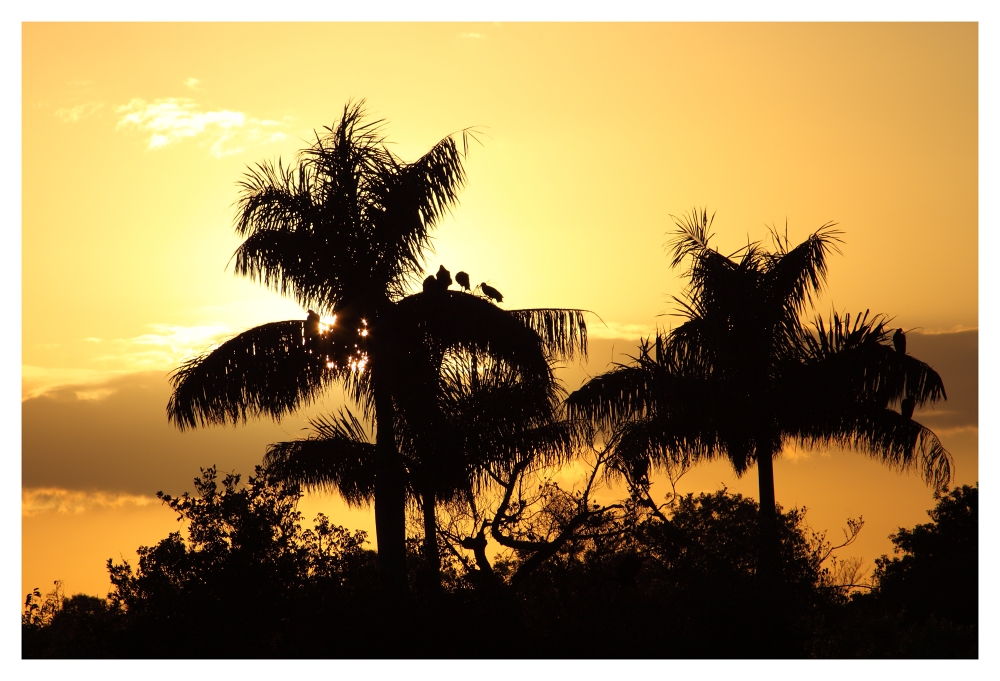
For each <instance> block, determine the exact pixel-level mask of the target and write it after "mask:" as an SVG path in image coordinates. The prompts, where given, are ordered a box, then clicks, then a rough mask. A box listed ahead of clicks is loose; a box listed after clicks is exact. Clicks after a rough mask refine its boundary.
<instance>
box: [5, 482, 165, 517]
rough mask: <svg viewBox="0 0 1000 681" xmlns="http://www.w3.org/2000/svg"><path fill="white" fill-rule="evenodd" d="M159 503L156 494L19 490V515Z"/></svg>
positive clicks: (75, 511) (50, 489)
mask: <svg viewBox="0 0 1000 681" xmlns="http://www.w3.org/2000/svg"><path fill="white" fill-rule="evenodd" d="M155 503H159V499H157V498H156V497H150V496H142V495H137V494H120V493H114V492H101V491H92V492H85V491H79V490H69V489H60V488H57V487H36V488H28V489H24V490H22V491H21V515H22V516H24V517H30V516H34V515H38V514H39V513H61V514H78V513H83V512H85V511H89V510H92V509H98V508H121V507H123V506H148V505H150V504H155Z"/></svg>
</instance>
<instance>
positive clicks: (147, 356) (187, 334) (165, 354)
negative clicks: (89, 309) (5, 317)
mask: <svg viewBox="0 0 1000 681" xmlns="http://www.w3.org/2000/svg"><path fill="white" fill-rule="evenodd" d="M148 328H150V329H151V330H152V331H151V333H144V334H141V335H139V336H133V337H131V338H114V339H102V338H93V337H88V338H81V339H79V340H80V341H81V342H83V343H87V344H89V345H97V346H100V347H101V348H102V349H105V350H106V354H102V355H97V356H95V357H93V358H92V359H93V361H94V362H96V363H97V364H98V366H97V367H95V368H78V367H77V368H64V367H39V366H31V365H24V366H22V367H21V399H22V400H27V399H31V398H33V397H39V396H41V395H44V394H46V393H48V392H50V391H52V390H55V389H58V388H61V387H62V386H66V385H69V384H72V385H77V386H79V385H87V386H90V385H93V384H99V383H103V382H105V381H109V380H112V379H114V378H117V377H119V376H122V375H125V374H129V373H135V372H139V371H159V372H160V373H161V375H165V374H166V373H167V372H170V371H173V370H174V369H176V368H177V367H178V366H180V365H181V363H182V362H184V360H186V359H189V358H191V357H194V356H197V355H199V354H201V353H202V352H204V351H205V350H207V349H209V348H210V347H212V346H213V345H215V344H217V343H219V342H220V341H222V340H224V339H225V338H226V337H228V336H230V335H231V334H232V330H231V329H230V328H229V327H228V326H225V325H223V324H206V325H201V326H177V325H174V324H149V325H148ZM111 367H114V368H113V369H112V368H111ZM75 394H76V396H77V397H78V398H79V399H101V398H104V397H107V396H108V395H109V393H108V392H106V391H105V390H103V389H101V390H95V389H92V388H89V387H88V388H80V389H78V390H76V393H75Z"/></svg>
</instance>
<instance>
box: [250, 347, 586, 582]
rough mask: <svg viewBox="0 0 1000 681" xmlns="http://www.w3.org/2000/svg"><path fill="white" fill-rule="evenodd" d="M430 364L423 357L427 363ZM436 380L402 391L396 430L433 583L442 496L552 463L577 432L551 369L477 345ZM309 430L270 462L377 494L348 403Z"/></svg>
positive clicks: (351, 490) (360, 499)
mask: <svg viewBox="0 0 1000 681" xmlns="http://www.w3.org/2000/svg"><path fill="white" fill-rule="evenodd" d="M425 366H426V365H425ZM439 369H440V371H439V380H438V381H437V383H436V385H433V386H431V387H429V388H428V390H432V391H433V392H431V393H429V392H423V393H420V394H417V393H414V394H413V395H409V396H407V397H406V398H404V399H402V400H400V403H399V406H398V408H397V410H396V412H395V424H394V430H395V433H396V437H397V442H398V444H399V449H400V453H401V455H402V458H403V462H404V468H405V471H406V481H407V488H408V491H409V494H410V496H411V497H412V498H414V499H418V500H419V502H420V507H421V511H422V516H423V524H424V547H423V548H424V564H425V572H426V574H427V581H428V584H429V585H430V586H431V588H437V587H438V586H440V583H441V576H440V555H439V551H438V545H437V518H436V503H437V502H438V501H444V500H453V499H456V498H457V497H460V496H462V497H465V498H466V500H467V501H470V502H472V503H474V497H475V495H476V494H477V492H479V491H480V490H482V489H483V488H485V487H487V486H489V485H490V484H491V476H490V473H488V472H487V471H490V472H492V474H493V475H496V474H497V473H503V472H507V473H509V472H510V471H511V469H513V467H514V466H516V465H518V464H519V463H521V462H522V459H524V458H525V457H532V458H533V460H534V461H535V462H537V463H550V462H553V461H557V460H561V459H563V458H565V457H566V456H568V455H569V454H570V452H571V451H572V448H573V446H574V444H575V443H576V441H577V439H578V437H579V433H577V432H576V429H575V428H574V425H573V424H571V423H569V422H567V421H565V420H560V418H559V412H560V405H561V401H562V397H564V395H565V393H564V392H563V391H562V389H561V388H560V387H559V385H558V384H557V382H556V381H555V380H554V378H553V377H552V375H551V373H550V374H549V375H548V376H542V377H539V376H537V375H532V374H525V373H523V372H521V371H519V370H518V368H517V367H515V366H512V365H511V364H509V363H507V362H504V361H502V360H496V359H494V358H491V357H489V356H480V355H479V354H477V353H473V352H467V351H461V350H460V351H458V352H451V353H449V356H448V357H446V358H443V359H442V362H441V366H440V367H439ZM310 425H311V426H312V429H313V432H312V434H310V435H309V436H307V437H305V438H300V439H296V440H291V441H286V442H279V443H275V444H273V445H271V446H269V447H268V451H267V454H266V456H265V459H264V465H265V467H266V469H267V470H268V472H269V473H270V474H271V475H272V476H274V477H275V479H278V480H281V481H283V482H284V483H286V484H293V485H299V486H303V487H305V488H306V489H312V490H317V489H318V490H323V491H331V490H336V491H338V492H339V493H340V494H341V496H342V497H343V498H344V500H345V501H346V502H347V503H348V504H351V505H356V506H362V505H366V504H368V503H370V502H371V500H372V499H373V497H374V479H375V476H374V458H375V445H374V443H373V442H372V440H371V438H370V437H369V431H367V430H366V428H365V427H364V426H363V425H362V423H361V421H360V420H359V419H358V418H357V417H356V416H355V415H354V414H353V413H352V412H351V411H350V410H349V409H346V408H343V409H341V411H340V412H339V414H337V415H336V416H332V417H321V418H318V419H315V420H314V421H312V422H311V423H310Z"/></svg>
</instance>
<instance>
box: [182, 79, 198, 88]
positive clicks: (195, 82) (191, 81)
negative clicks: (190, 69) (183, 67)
mask: <svg viewBox="0 0 1000 681" xmlns="http://www.w3.org/2000/svg"><path fill="white" fill-rule="evenodd" d="M184 84H185V85H186V86H188V88H190V89H191V90H200V89H201V88H200V87H198V86H199V85H200V84H201V81H200V80H198V79H197V78H188V79H187V80H185V81H184Z"/></svg>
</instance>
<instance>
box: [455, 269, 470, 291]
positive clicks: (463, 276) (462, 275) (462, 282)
mask: <svg viewBox="0 0 1000 681" xmlns="http://www.w3.org/2000/svg"><path fill="white" fill-rule="evenodd" d="M455 283H456V284H458V285H459V286H461V287H462V288H463V289H464V290H466V291H469V290H471V289H472V287H471V286H470V285H469V275H468V274H467V273H466V272H459V273H458V274H456V275H455Z"/></svg>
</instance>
